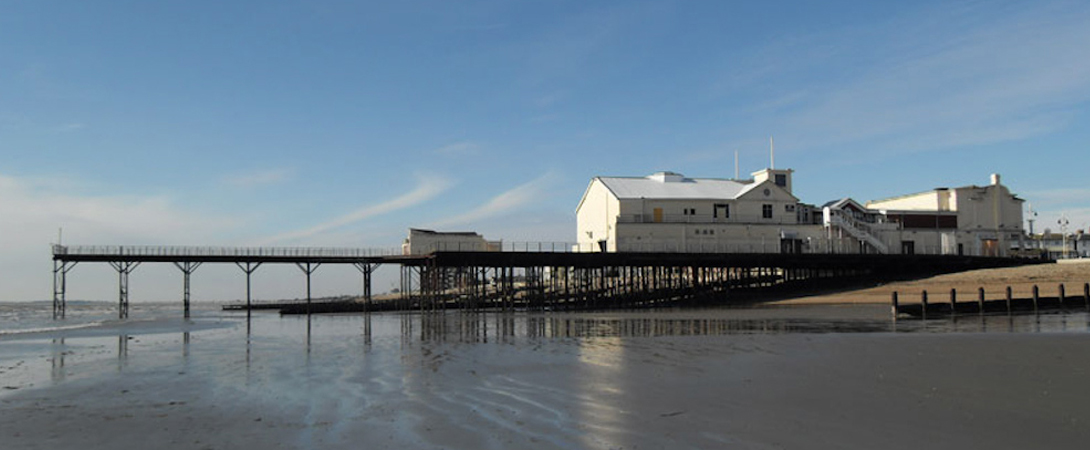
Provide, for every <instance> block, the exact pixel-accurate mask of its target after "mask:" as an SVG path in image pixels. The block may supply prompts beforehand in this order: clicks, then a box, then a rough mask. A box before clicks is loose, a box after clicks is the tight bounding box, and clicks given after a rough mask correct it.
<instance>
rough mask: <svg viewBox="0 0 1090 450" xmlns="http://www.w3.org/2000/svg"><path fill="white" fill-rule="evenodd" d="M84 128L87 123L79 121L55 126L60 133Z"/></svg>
mask: <svg viewBox="0 0 1090 450" xmlns="http://www.w3.org/2000/svg"><path fill="white" fill-rule="evenodd" d="M84 128H87V124H85V123H80V122H74V123H66V124H64V125H60V126H58V127H57V128H56V130H57V131H58V132H61V133H72V132H75V131H79V130H82V129H84Z"/></svg>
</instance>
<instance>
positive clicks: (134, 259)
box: [53, 245, 1035, 319]
mask: <svg viewBox="0 0 1090 450" xmlns="http://www.w3.org/2000/svg"><path fill="white" fill-rule="evenodd" d="M525 248H526V249H527V250H529V249H530V248H531V247H529V246H527V247H525ZM538 248H542V249H544V248H548V249H549V251H544V250H543V251H492V252H434V253H429V254H425V255H400V254H395V252H394V251H393V250H376V249H356V248H254V247H243V248H236V247H169V246H60V245H56V246H53V263H54V265H53V315H54V318H57V319H61V318H64V315H65V307H66V304H65V298H66V295H67V292H68V286H67V274H68V273H69V272H70V271H71V270H72V269H73V268H74V267H75V266H76V265H77V264H80V263H84V264H86V263H106V264H109V265H110V266H111V267H113V268H114V270H115V271H116V272H117V274H118V317H119V318H121V319H124V318H127V317H128V308H129V291H128V280H129V277H130V276H131V275H132V274H133V272H134V271H135V270H136V269H137V268H138V267H139V266H140V265H141V264H145V263H167V264H173V265H175V266H176V267H177V268H178V269H179V270H180V271H181V273H182V276H183V283H182V284H183V292H182V295H181V297H182V303H183V307H184V314H185V316H186V317H189V286H190V278H191V276H192V275H193V273H194V272H195V271H196V270H197V269H198V268H199V267H200V266H202V265H204V264H234V265H236V266H237V267H238V268H239V269H240V270H241V271H242V272H243V274H245V276H246V305H247V307H246V310H247V311H250V310H251V309H252V303H251V295H250V291H251V280H250V278H251V275H252V274H253V272H254V271H256V270H258V268H260V267H261V266H262V265H265V264H293V265H295V266H296V267H298V268H299V269H300V270H301V271H302V272H303V273H304V274H305V275H306V292H307V294H306V303H303V304H301V305H300V306H297V307H294V308H293V312H295V313H303V314H310V313H313V312H315V311H313V310H312V309H311V306H312V301H311V296H310V291H311V289H310V282H311V281H310V278H311V274H313V273H314V271H316V270H318V268H319V267H320V266H322V265H327V264H350V265H352V266H354V267H356V268H357V269H358V270H359V272H360V274H361V286H362V287H361V291H362V292H361V296H360V298H361V299H362V301H361V302H355V303H351V304H343V305H340V306H339V307H337V308H333V309H330V308H322V310H323V311H329V310H332V311H342V312H343V311H371V310H372V309H382V310H422V311H429V310H442V309H465V310H485V309H498V310H515V309H522V310H541V311H549V310H576V309H610V308H647V307H656V306H672V305H695V304H703V305H721V304H732V303H733V304H737V303H739V302H743V301H753V300H759V299H760V298H762V296H767V295H771V294H775V293H797V292H805V291H806V290H813V289H829V288H837V287H840V288H842V287H844V286H850V285H852V283H878V282H885V281H894V280H902V279H910V278H921V277H926V276H932V275H937V274H942V273H951V272H959V271H965V270H973V269H981V268H994V267H1008V266H1015V265H1022V264H1027V263H1033V262H1035V261H1030V260H1024V259H1012V258H994V257H976V256H954V255H884V254H795V253H630V252H619V253H589V252H588V253H580V252H571V251H563V250H561V251H555V250H556V248H557V247H556V246H549V247H540V246H539V247H538ZM383 264H388V265H397V266H399V267H400V275H401V287H400V289H399V292H400V294H399V296H398V298H396V299H394V300H392V302H395V303H393V304H389V303H384V304H383V305H382V308H374V305H373V304H372V297H373V296H372V292H371V285H372V280H371V278H372V273H373V272H374V270H375V269H376V268H378V267H379V266H381V265H383Z"/></svg>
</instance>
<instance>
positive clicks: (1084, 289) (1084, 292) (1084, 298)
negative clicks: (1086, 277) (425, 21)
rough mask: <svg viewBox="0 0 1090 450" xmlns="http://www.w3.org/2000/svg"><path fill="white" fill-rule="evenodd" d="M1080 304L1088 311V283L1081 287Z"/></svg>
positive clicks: (1089, 294) (1089, 295)
mask: <svg viewBox="0 0 1090 450" xmlns="http://www.w3.org/2000/svg"><path fill="white" fill-rule="evenodd" d="M1082 303H1083V304H1084V305H1086V309H1090V283H1083V285H1082Z"/></svg>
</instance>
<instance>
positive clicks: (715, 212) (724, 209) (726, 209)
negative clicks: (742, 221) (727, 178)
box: [712, 203, 730, 219]
mask: <svg viewBox="0 0 1090 450" xmlns="http://www.w3.org/2000/svg"><path fill="white" fill-rule="evenodd" d="M720 217H722V218H724V219H729V218H730V205H728V204H723V203H716V204H715V207H713V208H712V218H713V219H718V218H720Z"/></svg>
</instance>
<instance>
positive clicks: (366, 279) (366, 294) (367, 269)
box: [352, 262, 379, 312]
mask: <svg viewBox="0 0 1090 450" xmlns="http://www.w3.org/2000/svg"><path fill="white" fill-rule="evenodd" d="M352 265H353V266H355V267H356V269H357V270H359V271H360V273H361V274H363V303H364V305H366V308H365V309H366V310H367V312H371V273H372V272H374V271H375V269H376V268H378V266H379V264H378V263H366V262H357V263H352Z"/></svg>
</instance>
